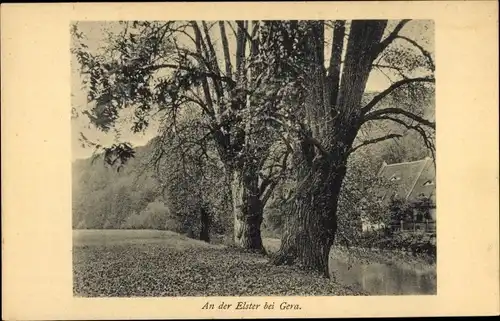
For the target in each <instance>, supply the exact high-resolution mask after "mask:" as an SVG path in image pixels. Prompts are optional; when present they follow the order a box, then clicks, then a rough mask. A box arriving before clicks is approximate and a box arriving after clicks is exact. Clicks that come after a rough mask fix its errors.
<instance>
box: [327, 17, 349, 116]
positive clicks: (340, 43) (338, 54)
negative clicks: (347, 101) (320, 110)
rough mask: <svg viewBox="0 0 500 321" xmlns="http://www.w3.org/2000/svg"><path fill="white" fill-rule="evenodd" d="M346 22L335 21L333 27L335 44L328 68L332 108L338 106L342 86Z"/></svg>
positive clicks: (333, 44)
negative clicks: (341, 73) (341, 71)
mask: <svg viewBox="0 0 500 321" xmlns="http://www.w3.org/2000/svg"><path fill="white" fill-rule="evenodd" d="M344 35H345V20H339V21H335V23H334V27H333V43H332V49H331V56H330V65H329V66H328V80H329V84H328V87H329V88H328V90H329V91H330V97H329V98H330V106H336V105H337V96H338V92H339V84H340V66H341V64H342V49H343V47H344Z"/></svg>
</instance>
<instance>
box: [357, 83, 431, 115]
mask: <svg viewBox="0 0 500 321" xmlns="http://www.w3.org/2000/svg"><path fill="white" fill-rule="evenodd" d="M416 82H429V83H434V82H435V79H434V78H433V77H418V78H406V79H402V80H400V81H397V82H395V83H393V84H392V85H391V86H389V88H387V89H385V90H384V91H382V92H381V93H379V94H378V95H377V96H375V97H373V99H372V100H371V101H370V102H369V103H368V104H366V106H364V107H363V108H361V114H362V115H364V114H366V113H367V112H369V111H370V110H371V109H372V108H373V107H375V105H376V104H378V103H379V102H380V101H381V100H382V99H384V98H385V97H387V96H388V95H389V94H390V93H392V92H393V91H394V90H396V89H398V88H400V87H402V86H405V85H408V84H411V83H416Z"/></svg>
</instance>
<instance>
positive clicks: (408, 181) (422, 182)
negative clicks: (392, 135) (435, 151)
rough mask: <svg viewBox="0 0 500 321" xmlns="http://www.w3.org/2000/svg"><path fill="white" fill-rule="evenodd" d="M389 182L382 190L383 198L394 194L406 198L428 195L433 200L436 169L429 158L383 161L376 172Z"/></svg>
mask: <svg viewBox="0 0 500 321" xmlns="http://www.w3.org/2000/svg"><path fill="white" fill-rule="evenodd" d="M378 175H379V176H380V177H383V178H386V179H387V180H388V181H389V182H390V187H389V188H387V189H386V190H384V191H383V192H382V194H383V195H381V196H382V197H383V198H384V199H389V197H388V196H389V195H394V194H396V195H397V196H398V197H401V198H404V199H406V200H414V199H416V198H419V197H422V196H424V197H429V198H430V199H431V200H432V201H433V202H435V195H436V169H435V166H434V162H433V161H432V159H431V158H429V157H426V158H424V159H422V160H418V161H413V162H404V163H395V164H387V163H385V162H384V163H383V164H382V167H381V168H380V171H379V173H378Z"/></svg>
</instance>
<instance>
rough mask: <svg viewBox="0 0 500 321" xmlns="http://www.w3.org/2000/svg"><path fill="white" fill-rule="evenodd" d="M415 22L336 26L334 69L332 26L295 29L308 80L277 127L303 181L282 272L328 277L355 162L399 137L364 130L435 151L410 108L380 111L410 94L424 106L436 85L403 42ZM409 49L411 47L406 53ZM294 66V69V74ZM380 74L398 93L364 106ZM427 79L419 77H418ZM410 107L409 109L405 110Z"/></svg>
mask: <svg viewBox="0 0 500 321" xmlns="http://www.w3.org/2000/svg"><path fill="white" fill-rule="evenodd" d="M408 23H409V21H408V20H403V21H400V22H398V23H397V24H396V25H395V27H392V28H388V21H386V20H354V21H350V22H347V21H335V22H333V24H331V30H332V31H331V32H332V34H333V36H332V37H331V39H332V44H331V54H330V59H329V63H326V62H325V55H324V52H325V43H326V42H325V38H326V37H325V30H330V29H329V28H325V22H323V21H301V22H299V23H297V24H294V28H295V32H294V33H295V36H296V37H299V39H298V40H297V41H296V42H297V43H299V44H300V43H301V44H302V46H301V47H300V48H298V50H297V52H296V54H297V55H302V58H303V59H300V63H301V68H300V69H301V74H300V76H299V77H297V80H296V84H295V87H296V88H297V89H296V90H295V93H296V95H295V105H294V108H293V112H291V113H289V114H281V115H280V116H281V118H277V119H276V122H278V123H280V124H281V125H282V128H283V129H284V132H285V133H287V134H290V137H292V136H293V135H294V136H293V137H296V138H297V139H295V140H294V144H293V145H292V144H291V147H292V148H293V150H294V157H293V163H294V168H295V173H296V188H295V195H294V201H293V204H292V205H293V206H292V210H291V211H290V213H289V215H287V222H286V225H285V228H284V234H283V236H282V243H281V248H280V250H279V252H278V253H277V255H276V257H275V258H274V262H275V263H276V264H298V265H300V266H302V267H304V268H307V269H314V270H319V271H321V272H323V273H324V274H325V275H327V276H328V275H329V271H328V259H329V253H330V249H331V246H332V244H333V241H334V238H335V235H336V231H337V225H338V222H337V208H338V201H339V195H340V191H341V187H342V183H343V181H344V178H345V176H346V167H347V161H348V158H349V155H351V154H352V153H353V152H355V151H356V150H358V149H359V148H362V147H364V146H367V145H369V144H374V143H377V142H381V141H384V140H388V139H393V138H397V137H400V136H401V134H398V133H386V134H384V135H382V136H380V137H371V138H370V139H365V140H363V139H360V137H358V136H359V135H358V134H359V133H360V130H361V128H362V127H363V126H366V125H368V124H369V123H372V122H375V121H389V122H393V123H396V124H398V125H400V126H402V127H404V128H407V129H412V130H415V131H416V132H418V133H420V134H421V135H422V137H424V139H425V141H426V142H427V144H428V145H429V147H431V148H432V147H433V145H432V137H431V136H432V131H433V130H434V128H435V124H434V122H432V121H430V120H427V119H424V118H423V117H422V116H421V115H419V114H418V113H415V112H413V111H412V110H411V104H409V105H408V106H405V105H404V104H401V105H399V104H398V100H397V99H395V100H393V103H392V104H391V105H390V106H386V107H382V108H381V107H380V102H382V101H384V99H386V98H387V97H388V96H397V94H398V93H402V92H406V93H408V94H410V95H413V96H415V99H419V98H421V97H420V96H421V95H422V92H426V90H425V88H426V85H428V84H432V83H433V82H434V76H433V74H434V63H433V61H432V55H431V54H430V53H429V52H428V51H427V50H425V49H424V47H422V46H421V45H419V44H418V43H417V42H416V41H414V40H413V39H410V38H408V37H406V36H403V35H401V31H402V29H403V28H404V27H405V26H406V25H407V24H408ZM401 43H405V44H406V45H407V46H404V47H402V46H399V44H401ZM292 67H293V66H290V68H292ZM375 68H379V69H381V70H384V69H385V70H387V69H389V70H393V71H395V72H393V74H396V76H397V78H396V79H395V80H393V82H392V83H391V85H390V86H389V87H388V88H387V89H385V90H383V91H381V92H379V93H377V94H376V95H373V97H372V98H371V99H370V100H369V101H368V102H367V103H363V97H364V96H366V95H365V94H366V93H365V90H366V84H367V81H368V78H369V76H370V73H371V72H372V70H374V69H375ZM417 69H418V70H419V71H420V72H422V70H423V71H424V74H421V75H418V76H412V75H414V74H415V71H416V70H417ZM405 107H407V108H405Z"/></svg>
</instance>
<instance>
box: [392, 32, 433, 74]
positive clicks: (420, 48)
mask: <svg viewBox="0 0 500 321" xmlns="http://www.w3.org/2000/svg"><path fill="white" fill-rule="evenodd" d="M396 39H403V40H406V41H407V42H409V43H411V44H412V45H413V46H415V47H417V48H418V50H420V52H421V53H422V55H424V56H425V58H427V60H428V61H429V65H430V67H431V71H432V72H434V71H435V70H436V66H435V65H434V60H433V59H432V56H431V54H430V52H428V51H427V50H425V49H424V48H423V47H422V46H421V45H419V44H418V43H417V42H416V41H415V40H412V39H410V38H408V37H405V36H397V37H396Z"/></svg>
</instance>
